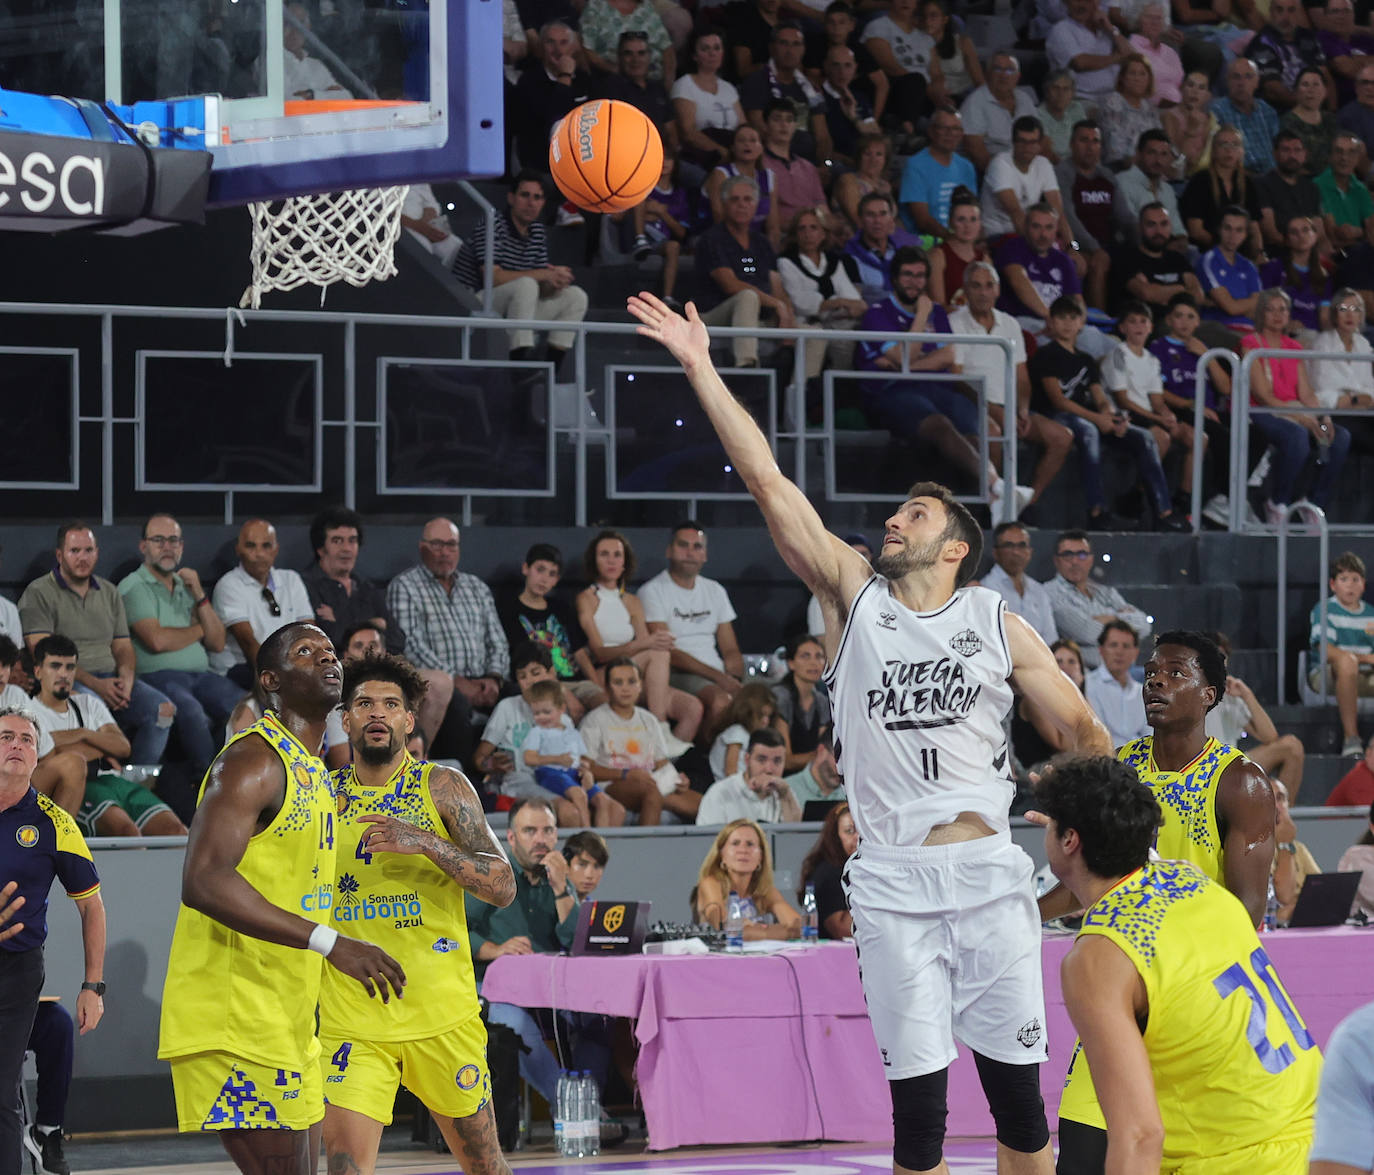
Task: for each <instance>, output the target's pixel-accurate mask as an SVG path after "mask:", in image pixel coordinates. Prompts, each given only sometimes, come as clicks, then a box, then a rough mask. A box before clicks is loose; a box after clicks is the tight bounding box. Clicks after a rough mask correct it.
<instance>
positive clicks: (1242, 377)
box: [1230, 347, 1374, 534]
mask: <svg viewBox="0 0 1374 1175" xmlns="http://www.w3.org/2000/svg"><path fill="white" fill-rule="evenodd" d="M1299 356H1301V358H1299ZM1262 359H1288V360H1291V361H1293V362H1303V361H1309V360H1316V361H1317V362H1331V361H1333V360H1345V361H1347V362H1349V361H1351V360H1358V361H1360V362H1374V354H1359V353H1357V352H1345V351H1307V350H1304V351H1302V352H1298V351H1293V350H1285V349H1281V348H1276V347H1264V348H1258V347H1257V348H1255V349H1254V350H1251V351H1246V352H1245V354H1244V355H1243V356H1242V357H1241V360H1240V365H1239V367H1237V368H1236V373H1235V379H1234V381H1233V383H1232V387H1231V487H1230V493H1231V520H1230V529H1231V530H1232V531H1235V532H1237V533H1251V534H1253V533H1265V534H1268V533H1272V531H1273V528H1272V526H1270V525H1265V524H1263V523H1261V524H1260V525H1259V526H1256V525H1255V524H1253V523H1250V524H1247V523H1246V520H1245V499H1246V490H1247V488H1248V485H1249V454H1250V423H1251V416H1252V414H1253V413H1255V412H1257V411H1259V412H1264V413H1267V414H1269V415H1272V416H1299V415H1302V416H1330V417H1333V418H1339V417H1342V416H1354V417H1363V418H1365V419H1370V418H1371V415H1372V414H1371V412H1370V410H1369V409H1362V408H1313V407H1309V406H1308V405H1306V404H1302V403H1300V402H1298V401H1296V400H1295V401H1292V402H1291V403H1289V404H1287V405H1286V406H1283V407H1271V406H1268V405H1266V406H1264V407H1262V408H1261V407H1259V406H1254V407H1252V406H1251V404H1250V381H1251V370H1252V369H1253V367H1254V365H1255V364H1256V363H1258V362H1259V361H1260V360H1262ZM1280 504H1281V505H1286V504H1287V503H1280ZM1327 526H1328V530H1329V531H1330V532H1331V533H1333V534H1336V533H1344V534H1369V533H1371V531H1374V511H1372V512H1371V518H1370V521H1369V522H1367V523H1359V522H1356V523H1330V524H1327Z"/></svg>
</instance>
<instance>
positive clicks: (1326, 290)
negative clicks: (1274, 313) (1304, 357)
mask: <svg viewBox="0 0 1374 1175" xmlns="http://www.w3.org/2000/svg"><path fill="white" fill-rule="evenodd" d="M1284 242H1285V247H1284V250H1283V254H1282V256H1279V257H1274V258H1272V259H1270V260H1269V261H1266V262H1265V263H1264V264H1263V265H1262V266H1260V281H1262V282H1263V283H1264V288H1265V289H1266V290H1273V289H1279V290H1282V291H1283V292H1284V293H1285V294H1287V295H1288V297H1289V299H1290V300H1291V301H1292V304H1293V305H1292V311H1291V313H1292V318H1293V321H1294V322H1296V323H1297V324H1298V325H1299V326H1301V327H1302V328H1303V329H1304V330H1308V331H1312V332H1313V333H1317V332H1320V331H1324V330H1328V329H1329V328H1330V321H1331V293H1332V288H1333V286H1334V283H1333V282H1332V280H1331V274H1330V273H1329V272H1328V271H1327V270H1326V268H1325V266H1323V265H1322V260H1321V257H1320V255H1319V254H1318V253H1317V230H1316V228H1315V226H1314V225H1313V223H1312V220H1311V218H1310V217H1306V216H1295V217H1293V218H1292V219H1291V220H1290V221H1289V222H1288V225H1287V228H1286V229H1285V230H1284ZM1308 341H1310V340H1308Z"/></svg>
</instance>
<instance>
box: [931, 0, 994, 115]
mask: <svg viewBox="0 0 1374 1175" xmlns="http://www.w3.org/2000/svg"><path fill="white" fill-rule="evenodd" d="M921 26H922V27H923V28H924V29H925V31H926V34H927V35H928V36H929V37H930V39H931V40H932V41H934V42H935V56H936V58H937V59H938V61H939V63H940V72H941V73H943V74H944V75H945V95H946V97H948V98H949V100H950V101H951V102H962V101H963V100H964V99H965V98H967V97H968V95H969V94H970V93H971V92H972V91H973V90H976V89H977V88H978V87H979V86H981V85H982V84H983V66H982V64H981V63H980V62H979V60H978V50H977V49H976V48H975V47H974V44H973V38H972V37H970V36H969V35H968V33H966V32H964V26H963V23H962V22H961V21H954V20H953V19H952V18H951V17H950V15H949V8H948V7H947V6H946V0H925V3H924V4H922V5H921Z"/></svg>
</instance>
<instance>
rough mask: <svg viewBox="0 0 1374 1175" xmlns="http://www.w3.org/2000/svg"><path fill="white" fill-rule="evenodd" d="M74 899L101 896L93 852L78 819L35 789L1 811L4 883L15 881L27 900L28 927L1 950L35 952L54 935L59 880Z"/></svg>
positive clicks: (19, 894) (0, 853)
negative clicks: (52, 899)
mask: <svg viewBox="0 0 1374 1175" xmlns="http://www.w3.org/2000/svg"><path fill="white" fill-rule="evenodd" d="M54 877H55V878H57V879H58V880H59V881H60V882H62V888H63V889H65V890H66V891H67V896H68V897H69V898H71V899H72V900H73V901H78V902H79V901H80V900H81V899H82V898H89V897H91V896H92V895H93V894H96V893H99V892H100V878H99V877H98V876H96V872H95V862H94V861H93V860H92V859H91V850H90V849H89V848H87V847H86V841H85V839H84V838H83V837H82V835H81V831H80V829H78V828H77V826H76V821H75V820H73V819H72V818H71V816H69V815H68V814H67V813H66V812H65V811H63V810H62V809H61V808H59V807H58V806H57V805H56V804H55V803H53V801H52V800H51V799H50V798H49V797H48V796H45V795H43V794H42V793H41V792H37V791H35V790H34V789H33V788H29V790H28V791H27V792H26V793H25V794H24V795H23V797H22V798H21V799H20V800H19V802H18V803H17V804H15V805H14V806H13V807H10V808H6V809H5V810H4V811H3V812H0V885H3V884H6V883H8V882H11V881H14V882H18V884H19V888H18V890H17V891H16V892H15V895H14V896H15V897H19V898H23V899H24V907H23V913H22V914H19V915H17V916H16V920H18V921H22V922H23V923H24V929H23V930H21V931H20V932H19V933H18V934H16V935H15V936H14V937H13V938H11V939H7V940H6V941H5V942H3V943H0V951H11V952H15V953H18V952H20V951H31V950H33V949H35V948H36V947H41V946H42V945H43V940H44V939H46V938H47V937H48V891H49V890H51V889H52V883H53V878H54Z"/></svg>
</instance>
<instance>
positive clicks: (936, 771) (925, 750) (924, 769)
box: [921, 747, 940, 783]
mask: <svg viewBox="0 0 1374 1175" xmlns="http://www.w3.org/2000/svg"><path fill="white" fill-rule="evenodd" d="M921 777H922V778H923V779H924V780H925V781H926V782H927V783H930V782H936V783H938V782H939V780H940V751H939V748H937V747H922V748H921Z"/></svg>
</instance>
